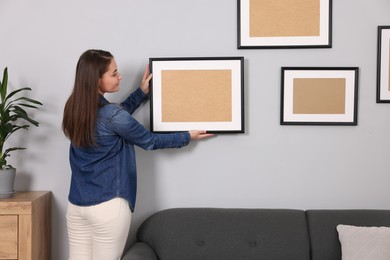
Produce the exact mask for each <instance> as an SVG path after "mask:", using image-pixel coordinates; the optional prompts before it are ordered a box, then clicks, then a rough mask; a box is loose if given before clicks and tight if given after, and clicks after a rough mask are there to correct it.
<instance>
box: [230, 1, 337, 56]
mask: <svg viewBox="0 0 390 260" xmlns="http://www.w3.org/2000/svg"><path fill="white" fill-rule="evenodd" d="M251 1H255V2H253V3H252V2H251ZM263 2H264V3H263ZM262 4H263V5H264V8H263V6H262ZM303 4H304V3H302V4H301V5H303ZM278 5H281V6H279V7H284V6H283V0H278V1H275V0H237V48H238V49H272V48H274V49H280V48H331V47H332V0H319V5H318V6H317V7H316V8H315V7H313V6H312V5H306V6H304V5H303V6H297V5H293V6H291V8H290V9H293V10H291V11H285V10H289V9H287V8H278ZM259 6H260V8H259ZM251 8H252V9H251ZM294 8H296V10H295V9H294ZM317 8H318V9H317ZM283 10H284V11H283ZM256 12H259V13H257V15H253V13H255V14H256ZM297 12H302V14H300V15H298V16H297V15H296V13H297ZM318 12H319V14H318ZM308 13H310V15H308ZM289 17H291V18H290V20H289V19H288V18H289ZM302 17H305V18H306V19H307V20H306V21H305V22H302ZM268 24H269V25H268ZM256 25H258V26H256ZM256 28H258V29H256Z"/></svg>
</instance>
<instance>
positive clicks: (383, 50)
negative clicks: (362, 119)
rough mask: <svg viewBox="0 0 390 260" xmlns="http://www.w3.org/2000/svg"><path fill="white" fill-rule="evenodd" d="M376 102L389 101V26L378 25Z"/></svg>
mask: <svg viewBox="0 0 390 260" xmlns="http://www.w3.org/2000/svg"><path fill="white" fill-rule="evenodd" d="M377 60H378V65H377V95H376V102H377V103H390V26H378V57H377Z"/></svg>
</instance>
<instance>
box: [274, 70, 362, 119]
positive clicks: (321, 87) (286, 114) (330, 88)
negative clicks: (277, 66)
mask: <svg viewBox="0 0 390 260" xmlns="http://www.w3.org/2000/svg"><path fill="white" fill-rule="evenodd" d="M358 79H359V68H358V67H282V77H281V115H280V117H281V119H280V124H281V125H357V102H358Z"/></svg>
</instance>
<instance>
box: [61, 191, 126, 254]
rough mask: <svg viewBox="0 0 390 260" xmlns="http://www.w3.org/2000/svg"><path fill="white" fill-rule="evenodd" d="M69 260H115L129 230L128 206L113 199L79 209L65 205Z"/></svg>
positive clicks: (71, 205) (122, 247) (123, 245)
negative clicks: (66, 207)
mask: <svg viewBox="0 0 390 260" xmlns="http://www.w3.org/2000/svg"><path fill="white" fill-rule="evenodd" d="M66 219H67V225H68V238H69V260H118V259H120V257H121V255H122V253H123V249H124V247H125V244H126V241H127V236H128V233H129V229H130V222H131V210H130V207H129V204H128V202H127V201H126V200H125V199H122V198H115V199H112V200H109V201H107V202H103V203H101V204H98V205H94V206H88V207H80V206H76V205H73V204H71V203H68V211H67V213H66Z"/></svg>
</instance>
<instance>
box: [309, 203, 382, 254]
mask: <svg viewBox="0 0 390 260" xmlns="http://www.w3.org/2000/svg"><path fill="white" fill-rule="evenodd" d="M306 215H307V221H308V225H309V235H310V243H311V257H312V260H341V244H340V242H339V237H338V233H337V230H336V227H337V225H338V224H344V225H353V226H387V227H390V210H307V211H306Z"/></svg>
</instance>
